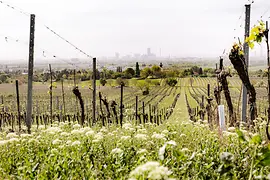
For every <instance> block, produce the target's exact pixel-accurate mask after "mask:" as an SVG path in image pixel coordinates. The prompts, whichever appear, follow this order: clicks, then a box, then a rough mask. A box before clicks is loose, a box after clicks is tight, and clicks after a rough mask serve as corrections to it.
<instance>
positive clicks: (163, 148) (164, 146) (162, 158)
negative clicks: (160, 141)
mask: <svg viewBox="0 0 270 180" xmlns="http://www.w3.org/2000/svg"><path fill="white" fill-rule="evenodd" d="M167 145H171V146H176V142H175V141H168V142H166V143H165V144H164V145H163V146H162V147H161V148H160V149H159V151H158V157H159V159H160V160H164V154H165V151H166V147H167Z"/></svg>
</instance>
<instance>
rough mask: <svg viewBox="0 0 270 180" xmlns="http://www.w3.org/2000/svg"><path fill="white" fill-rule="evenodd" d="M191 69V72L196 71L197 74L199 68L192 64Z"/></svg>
mask: <svg viewBox="0 0 270 180" xmlns="http://www.w3.org/2000/svg"><path fill="white" fill-rule="evenodd" d="M191 70H192V71H193V73H198V74H199V70H200V68H199V67H198V66H192V67H191Z"/></svg>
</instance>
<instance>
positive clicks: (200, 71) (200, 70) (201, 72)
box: [198, 67, 203, 75]
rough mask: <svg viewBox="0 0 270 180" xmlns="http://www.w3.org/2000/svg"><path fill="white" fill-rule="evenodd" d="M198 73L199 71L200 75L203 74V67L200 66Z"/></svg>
mask: <svg viewBox="0 0 270 180" xmlns="http://www.w3.org/2000/svg"><path fill="white" fill-rule="evenodd" d="M198 73H199V75H202V74H203V70H202V68H201V67H200V68H199V72H198Z"/></svg>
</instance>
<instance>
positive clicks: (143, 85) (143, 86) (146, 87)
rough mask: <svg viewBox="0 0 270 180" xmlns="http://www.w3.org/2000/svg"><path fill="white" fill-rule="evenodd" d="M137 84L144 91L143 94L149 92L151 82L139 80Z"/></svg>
mask: <svg viewBox="0 0 270 180" xmlns="http://www.w3.org/2000/svg"><path fill="white" fill-rule="evenodd" d="M137 86H138V88H139V89H140V90H141V91H142V94H143V95H147V94H149V86H150V85H149V83H147V82H146V81H138V83H137Z"/></svg>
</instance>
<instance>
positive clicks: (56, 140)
mask: <svg viewBox="0 0 270 180" xmlns="http://www.w3.org/2000/svg"><path fill="white" fill-rule="evenodd" d="M52 144H53V145H58V144H61V140H59V139H55V140H53V142H52Z"/></svg>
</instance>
